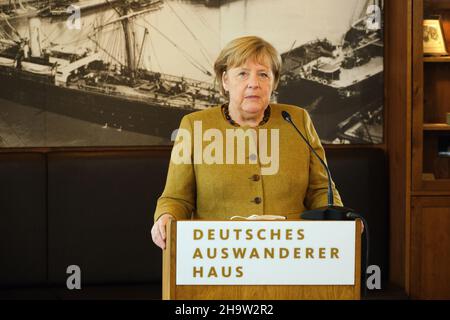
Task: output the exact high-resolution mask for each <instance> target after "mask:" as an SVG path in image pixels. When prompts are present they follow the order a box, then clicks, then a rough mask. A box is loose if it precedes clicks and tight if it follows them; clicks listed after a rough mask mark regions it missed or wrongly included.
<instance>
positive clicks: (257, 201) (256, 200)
mask: <svg viewBox="0 0 450 320" xmlns="http://www.w3.org/2000/svg"><path fill="white" fill-rule="evenodd" d="M254 201H255V203H256V204H260V203H261V201H262V199H261V198H260V197H256V198H255V200H254Z"/></svg>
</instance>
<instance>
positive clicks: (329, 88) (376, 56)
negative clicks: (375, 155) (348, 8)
mask: <svg viewBox="0 0 450 320" xmlns="http://www.w3.org/2000/svg"><path fill="white" fill-rule="evenodd" d="M373 3H374V1H370V0H369V1H367V2H366V3H365V4H363V5H362V6H361V11H360V12H359V14H358V16H357V19H355V20H354V21H352V23H351V27H350V29H349V30H348V32H346V33H345V35H344V36H343V38H342V42H341V43H339V44H332V43H331V42H330V41H328V40H327V39H317V40H314V41H311V42H309V43H306V44H304V45H301V46H298V47H294V46H293V48H292V49H291V50H289V51H288V52H285V53H283V54H282V59H283V71H282V77H281V81H280V85H279V88H278V99H279V100H280V101H289V102H290V103H293V104H295V105H299V106H303V107H304V108H305V109H307V110H308V112H309V113H310V114H311V117H312V119H313V120H314V123H315V127H316V129H317V131H318V133H319V136H320V137H321V139H322V142H325V143H381V142H382V134H383V132H382V128H383V34H382V29H381V26H377V25H374V24H375V22H374V21H373V19H374V13H373V12H372V11H370V12H369V14H367V8H369V6H370V5H371V4H373ZM378 7H379V8H382V3H378ZM375 8H376V7H375ZM355 11H356V10H355Z"/></svg>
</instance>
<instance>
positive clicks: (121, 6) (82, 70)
mask: <svg viewBox="0 0 450 320" xmlns="http://www.w3.org/2000/svg"><path fill="white" fill-rule="evenodd" d="M72 4H74V5H76V6H78V7H79V8H81V9H83V8H85V9H86V10H92V9H96V10H99V9H100V10H101V8H102V7H104V8H110V6H112V7H113V8H114V10H115V12H116V13H117V18H116V19H114V20H112V21H109V22H108V23H106V24H103V25H99V26H95V28H93V30H92V32H91V33H90V34H88V37H89V39H90V40H91V41H93V42H95V43H96V44H98V46H97V48H98V51H97V52H94V51H91V50H89V49H87V48H78V49H77V51H67V50H66V48H65V47H64V46H61V45H58V44H54V45H53V46H51V47H48V48H42V45H41V43H40V38H41V37H42V35H41V34H40V32H39V30H40V19H41V17H49V16H50V17H52V18H54V19H58V18H60V17H64V19H67V16H68V15H69V13H70V11H69V13H67V11H64V10H63V8H67V5H68V1H54V2H53V3H51V5H50V6H49V7H47V9H46V10H41V11H40V12H41V13H40V14H36V15H35V16H34V17H29V16H28V17H27V18H28V19H29V20H28V21H29V22H28V23H29V35H30V39H27V38H26V36H25V35H21V34H19V32H17V30H16V29H15V28H14V27H13V26H12V25H11V24H9V23H8V19H7V18H5V21H6V22H7V24H6V26H8V27H9V29H10V30H11V31H12V32H11V33H10V34H8V33H7V32H5V30H7V28H5V27H3V30H2V31H3V32H2V36H3V39H2V40H1V44H0V45H1V50H0V77H1V79H0V81H1V83H2V96H3V98H7V99H10V100H13V101H16V102H19V103H23V104H25V105H31V106H34V107H37V108H42V109H43V110H45V111H49V112H54V113H58V114H63V115H66V116H69V117H73V118H77V119H82V120H86V121H90V122H95V123H98V124H101V125H104V126H109V127H113V128H117V129H119V130H128V131H135V132H139V133H144V134H148V135H153V136H159V137H164V138H170V136H171V133H172V131H173V130H174V129H176V128H177V127H178V125H179V122H180V120H181V118H182V116H183V115H185V114H188V113H190V112H193V111H195V110H201V109H204V108H207V107H209V106H212V105H217V104H219V103H221V102H222V98H221V96H220V93H219V91H218V90H217V89H216V88H215V87H214V85H213V84H211V83H207V82H202V81H198V80H194V79H189V78H185V77H180V76H176V75H169V74H164V73H159V72H152V71H150V70H145V69H141V68H139V65H140V60H141V58H142V51H143V48H144V47H145V46H146V41H147V40H148V39H147V37H148V30H146V32H144V36H143V38H142V39H140V40H141V41H140V43H137V42H138V41H137V40H138V39H136V37H135V34H134V31H133V25H132V19H133V18H134V17H136V16H137V15H141V14H144V13H148V12H152V11H155V10H159V9H160V8H161V6H162V5H163V2H162V1H159V0H133V1H126V0H123V1H120V0H116V1H114V0H110V1H105V0H87V1H80V2H73V1H72ZM115 25H116V29H117V30H118V31H119V32H120V31H121V32H122V33H123V37H124V39H125V41H124V42H125V52H126V56H125V59H124V60H125V62H126V64H124V63H122V62H121V61H119V60H118V59H117V58H116V57H115V56H114V54H112V53H113V52H114V51H116V52H119V51H118V50H117V48H115V46H116V44H115V43H114V41H113V40H114V38H112V39H111V40H112V41H108V42H109V44H110V47H109V48H104V47H102V46H100V44H99V43H98V41H97V38H98V37H96V35H97V34H98V33H101V32H102V30H104V29H106V28H108V27H109V26H113V28H114V26H115ZM71 49H72V50H73V48H71ZM101 52H103V53H104V54H106V55H108V56H110V57H111V59H113V60H115V61H116V62H117V63H116V64H111V63H107V62H105V61H104V60H103V59H102V55H101ZM199 67H201V66H199ZM204 70H205V73H208V74H209V75H212V74H211V73H210V72H209V71H207V70H206V69H204Z"/></svg>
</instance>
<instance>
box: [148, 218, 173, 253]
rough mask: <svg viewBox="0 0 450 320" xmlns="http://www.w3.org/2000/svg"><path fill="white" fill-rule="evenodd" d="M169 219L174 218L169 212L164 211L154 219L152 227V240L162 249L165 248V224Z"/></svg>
mask: <svg viewBox="0 0 450 320" xmlns="http://www.w3.org/2000/svg"><path fill="white" fill-rule="evenodd" d="M169 220H175V218H174V217H173V216H172V215H171V214H168V213H165V214H163V215H162V216H161V217H159V219H158V220H156V222H155V224H154V225H153V227H152V239H153V242H154V243H155V244H156V245H157V246H158V247H160V248H161V249H163V250H164V249H165V248H166V224H167V222H168V221H169Z"/></svg>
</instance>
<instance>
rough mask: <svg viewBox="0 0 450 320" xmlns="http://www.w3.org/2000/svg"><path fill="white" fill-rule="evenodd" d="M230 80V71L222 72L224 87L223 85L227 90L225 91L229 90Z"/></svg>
mask: <svg viewBox="0 0 450 320" xmlns="http://www.w3.org/2000/svg"><path fill="white" fill-rule="evenodd" d="M228 81H229V79H228V73H227V72H226V71H224V72H223V73H222V87H223V89H224V90H225V91H227V92H228V88H229V87H228Z"/></svg>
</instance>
